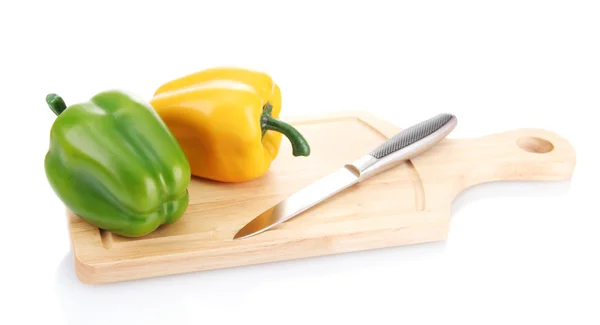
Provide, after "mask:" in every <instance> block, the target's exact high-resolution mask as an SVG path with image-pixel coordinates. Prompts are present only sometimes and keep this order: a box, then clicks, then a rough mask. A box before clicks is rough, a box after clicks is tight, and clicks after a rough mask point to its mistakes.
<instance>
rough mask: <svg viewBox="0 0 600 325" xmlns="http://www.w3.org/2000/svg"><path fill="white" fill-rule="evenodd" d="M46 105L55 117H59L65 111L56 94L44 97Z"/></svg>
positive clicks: (63, 103)
mask: <svg viewBox="0 0 600 325" xmlns="http://www.w3.org/2000/svg"><path fill="white" fill-rule="evenodd" d="M46 103H47V104H48V106H50V109H51V110H52V111H53V112H54V114H56V115H57V116H58V115H60V114H61V113H62V112H63V111H64V110H65V109H67V105H66V104H65V101H64V100H63V99H62V97H60V96H58V95H57V94H48V95H47V96H46Z"/></svg>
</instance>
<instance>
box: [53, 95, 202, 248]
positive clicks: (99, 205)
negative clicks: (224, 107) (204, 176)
mask: <svg viewBox="0 0 600 325" xmlns="http://www.w3.org/2000/svg"><path fill="white" fill-rule="evenodd" d="M60 102H62V99H61V100H60ZM49 105H50V106H51V108H52V104H51V103H50V102H49ZM53 110H54V111H55V113H57V114H59V115H58V117H57V119H56V121H55V122H54V125H53V126H52V130H51V132H50V148H49V151H48V153H47V155H46V158H45V170H46V176H47V178H48V181H49V182H50V184H51V186H52V188H53V189H54V191H55V193H56V194H57V195H58V197H59V198H60V199H61V200H62V202H63V203H64V204H65V205H66V206H67V207H68V208H69V209H70V210H71V211H73V212H74V213H76V214H77V215H79V216H80V217H81V218H82V219H84V220H86V221H87V222H89V223H90V224H92V225H94V226H96V227H98V228H100V229H105V230H108V231H110V232H113V233H115V234H118V235H122V236H127V237H139V236H143V235H146V234H148V233H150V232H153V231H154V230H156V229H157V228H158V227H159V226H160V225H163V224H169V223H173V222H175V221H177V220H179V219H180V218H181V216H182V215H183V213H184V212H185V210H186V208H187V206H188V203H189V196H188V189H187V188H188V185H189V184H190V178H191V172H190V166H189V163H188V160H187V158H186V156H185V154H184V152H183V150H182V149H181V147H180V145H179V143H178V142H177V140H176V139H175V137H174V136H173V135H172V134H171V132H170V131H169V129H168V128H167V126H166V125H165V124H164V123H163V122H162V120H161V119H160V118H159V117H158V115H157V114H156V113H155V111H154V110H153V109H152V107H151V106H150V105H149V104H147V103H146V102H144V101H142V100H141V99H138V98H136V97H134V96H132V95H130V94H127V93H124V92H121V91H105V92H102V93H99V94H97V95H96V96H94V97H93V98H91V100H90V101H89V102H85V103H79V104H76V105H71V106H69V107H68V108H67V109H65V110H64V111H62V112H61V109H54V108H53Z"/></svg>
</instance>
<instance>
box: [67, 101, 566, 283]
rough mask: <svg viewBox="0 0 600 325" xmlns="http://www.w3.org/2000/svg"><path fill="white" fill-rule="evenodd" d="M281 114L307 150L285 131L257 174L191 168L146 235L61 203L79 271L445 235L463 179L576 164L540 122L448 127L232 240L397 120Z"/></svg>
mask: <svg viewBox="0 0 600 325" xmlns="http://www.w3.org/2000/svg"><path fill="white" fill-rule="evenodd" d="M286 121H289V122H291V124H293V125H294V126H295V127H297V128H298V129H299V131H300V132H301V133H302V134H303V135H304V136H305V137H306V138H307V140H308V141H309V143H310V144H311V155H310V156H309V157H293V156H292V154H291V146H290V144H289V142H286V141H285V139H284V140H283V141H282V143H281V149H280V153H279V155H278V157H277V159H276V160H275V161H274V162H273V163H272V165H271V168H270V169H269V172H268V173H267V174H266V175H264V176H263V177H261V178H259V179H256V180H253V181H250V182H245V183H237V184H235V183H234V184H227V183H218V182H212V181H207V180H202V179H199V178H196V177H194V178H192V182H191V184H190V186H189V191H190V203H189V206H188V209H187V210H186V213H185V215H184V216H183V217H182V218H181V219H180V220H179V221H178V222H176V223H174V224H171V225H168V226H162V227H160V228H159V229H157V230H156V231H155V232H153V233H151V234H149V235H147V236H144V237H141V238H125V237H121V236H118V235H114V234H111V233H109V232H105V231H101V230H99V229H97V228H96V227H93V226H92V225H90V224H88V223H87V222H85V221H83V220H82V219H81V218H79V217H78V216H76V215H74V214H72V213H71V212H69V211H68V220H69V222H68V225H69V234H70V238H71V243H72V247H73V254H74V259H75V270H76V274H77V276H78V277H79V279H80V280H81V281H82V282H86V283H107V282H116V281H125V280H133V279H140V278H148V277H157V276H165V275H170V274H178V273H187V272H197V271H202V270H214V269H218V268H226V267H235V266H243V265H251V264H257V263H269V262H276V261H282V260H289V259H299V258H307V257H312V256H322V255H329V254H338V253H347V252H354V251H362V250H368V249H376V248H383V247H390V246H400V245H410V244H416V243H423V242H429V241H437V240H444V239H445V238H446V236H447V234H448V231H449V220H450V211H451V204H452V201H453V200H454V198H455V197H456V195H458V194H459V193H460V192H461V191H463V190H464V189H466V188H468V187H470V186H473V185H477V184H481V183H484V182H490V181H507V180H558V179H565V178H568V177H570V176H571V174H572V172H573V169H574V166H575V151H574V149H573V148H572V147H571V145H570V144H569V143H568V141H566V139H564V138H561V137H560V136H558V135H556V134H554V133H552V132H549V131H546V130H542V129H520V130H511V131H507V132H503V133H499V134H493V135H484V136H481V137H477V138H473V139H452V138H451V135H450V137H449V138H447V139H444V140H443V141H442V142H440V143H439V144H438V145H436V146H435V147H434V148H432V149H430V150H429V151H427V152H425V153H424V154H422V155H420V156H417V157H415V158H414V159H411V160H410V161H406V162H402V163H400V164H398V165H397V166H396V167H394V168H392V169H390V170H388V171H385V172H383V173H381V174H379V175H376V176H373V177H372V178H370V179H368V180H366V181H365V182H363V183H359V184H356V185H354V186H352V187H351V188H348V189H347V190H345V191H343V192H341V193H339V194H338V195H336V196H333V197H332V198H330V199H328V200H326V201H324V202H322V203H321V204H319V205H317V206H315V207H313V208H312V209H310V210H308V211H306V212H305V213H303V214H301V215H299V216H297V217H295V218H293V219H291V220H289V221H288V222H285V223H283V224H281V225H279V226H277V227H274V228H272V229H271V230H269V231H267V232H264V233H262V234H259V235H257V236H254V237H250V238H247V239H243V240H235V241H234V240H233V236H234V235H235V233H236V232H237V231H238V230H239V229H240V228H241V227H242V226H244V225H245V224H246V223H247V222H249V221H250V220H251V219H252V218H254V217H255V216H256V215H258V214H259V213H261V212H262V211H264V210H265V209H267V208H269V207H271V206H272V205H274V204H276V203H278V202H280V201H281V200H283V199H285V198H286V197H288V196H289V195H291V194H293V193H294V192H296V191H297V190H299V189H301V188H303V187H305V186H307V185H309V184H311V183H312V182H314V181H316V180H317V179H319V178H320V177H323V176H325V175H327V174H329V173H330V172H332V171H333V170H335V169H337V168H341V167H343V165H344V164H345V163H348V162H350V161H353V160H354V159H357V158H359V157H361V156H363V155H364V154H366V153H367V152H369V151H370V150H371V149H373V148H374V147H376V146H378V145H379V144H381V143H382V142H383V141H384V140H385V139H386V138H389V137H391V136H393V135H395V134H396V133H397V132H398V131H399V130H400V129H399V128H398V127H397V126H394V125H392V124H390V123H388V122H386V121H383V120H381V119H378V118H376V117H374V116H372V115H370V114H368V113H366V112H339V113H336V114H330V115H323V116H317V117H314V116H312V117H297V118H295V119H286ZM457 127H460V117H459V123H458V125H457ZM524 217H526V216H524Z"/></svg>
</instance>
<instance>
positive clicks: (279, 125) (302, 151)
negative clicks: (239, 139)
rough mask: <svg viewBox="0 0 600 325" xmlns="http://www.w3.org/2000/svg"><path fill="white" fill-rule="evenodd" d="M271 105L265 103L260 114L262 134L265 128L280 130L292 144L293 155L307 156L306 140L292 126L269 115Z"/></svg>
mask: <svg viewBox="0 0 600 325" xmlns="http://www.w3.org/2000/svg"><path fill="white" fill-rule="evenodd" d="M272 109H273V106H271V104H270V103H267V104H266V105H265V106H264V107H263V113H262V116H261V127H262V135H263V136H264V135H265V133H266V132H267V130H272V131H277V132H281V133H282V134H283V135H285V136H286V137H287V138H288V140H289V141H290V143H291V144H292V154H293V155H294V156H308V155H310V146H309V145H308V141H306V139H305V138H304V137H303V136H302V134H300V132H298V130H296V129H295V128H294V127H293V126H291V125H289V124H287V123H285V122H283V121H280V120H278V119H276V118H274V117H273V116H271V110H272Z"/></svg>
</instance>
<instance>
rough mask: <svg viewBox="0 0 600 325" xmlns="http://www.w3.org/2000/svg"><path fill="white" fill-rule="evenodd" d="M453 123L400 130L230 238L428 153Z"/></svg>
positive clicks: (443, 119) (437, 120)
mask: <svg viewBox="0 0 600 325" xmlns="http://www.w3.org/2000/svg"><path fill="white" fill-rule="evenodd" d="M456 123H457V120H456V117H455V116H454V115H452V114H446V113H442V114H438V115H436V116H434V117H432V118H430V119H428V120H425V121H423V122H420V123H418V124H415V125H413V126H411V127H410V128H408V129H405V130H402V131H400V132H399V133H397V134H396V135H394V136H393V137H391V138H389V139H388V140H386V141H385V142H383V143H382V144H381V145H380V146H379V147H377V148H375V149H373V150H372V151H371V152H369V153H367V154H366V155H364V156H363V157H361V158H359V159H357V160H355V161H353V162H351V163H349V164H346V165H345V166H344V167H342V168H340V169H338V170H336V171H334V172H333V173H331V174H329V175H327V176H325V177H323V178H321V179H320V180H317V181H316V182H314V183H312V184H311V185H309V186H307V187H305V188H303V189H301V190H300V191H298V192H296V193H294V194H293V195H292V196H290V197H289V198H287V199H285V200H284V201H282V202H280V203H279V204H277V205H275V206H273V207H271V208H269V209H267V210H266V211H264V212H263V213H261V214H260V215H259V216H258V217H256V218H254V219H253V220H252V221H250V222H249V223H248V224H246V225H245V226H244V227H243V228H241V229H240V230H239V231H238V233H237V234H236V235H235V236H234V237H233V239H234V240H236V239H242V238H247V237H250V236H254V235H257V234H259V233H262V232H264V231H266V230H268V229H270V228H272V227H275V226H277V225H279V224H281V223H283V222H285V221H287V220H289V219H291V218H293V217H295V216H297V215H298V214H300V213H302V212H304V211H306V210H307V209H309V208H311V207H312V206H314V205H316V204H317V203H320V202H322V201H323V200H326V199H328V198H329V197H331V196H333V195H335V194H337V193H339V192H341V191H342V190H344V189H346V188H348V187H350V186H352V185H354V184H356V183H358V182H362V181H364V180H366V179H367V178H369V177H371V176H373V175H376V174H379V173H381V172H382V171H385V170H387V169H389V168H391V167H393V166H395V165H396V164H398V163H399V162H402V161H405V160H407V159H410V158H412V157H415V156H417V155H419V154H421V153H423V152H425V151H427V150H429V149H430V148H431V147H433V146H434V145H435V144H437V143H438V142H440V141H441V140H442V139H444V138H445V137H446V136H447V135H448V134H449V133H450V132H452V130H453V129H454V127H455V126H456Z"/></svg>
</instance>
